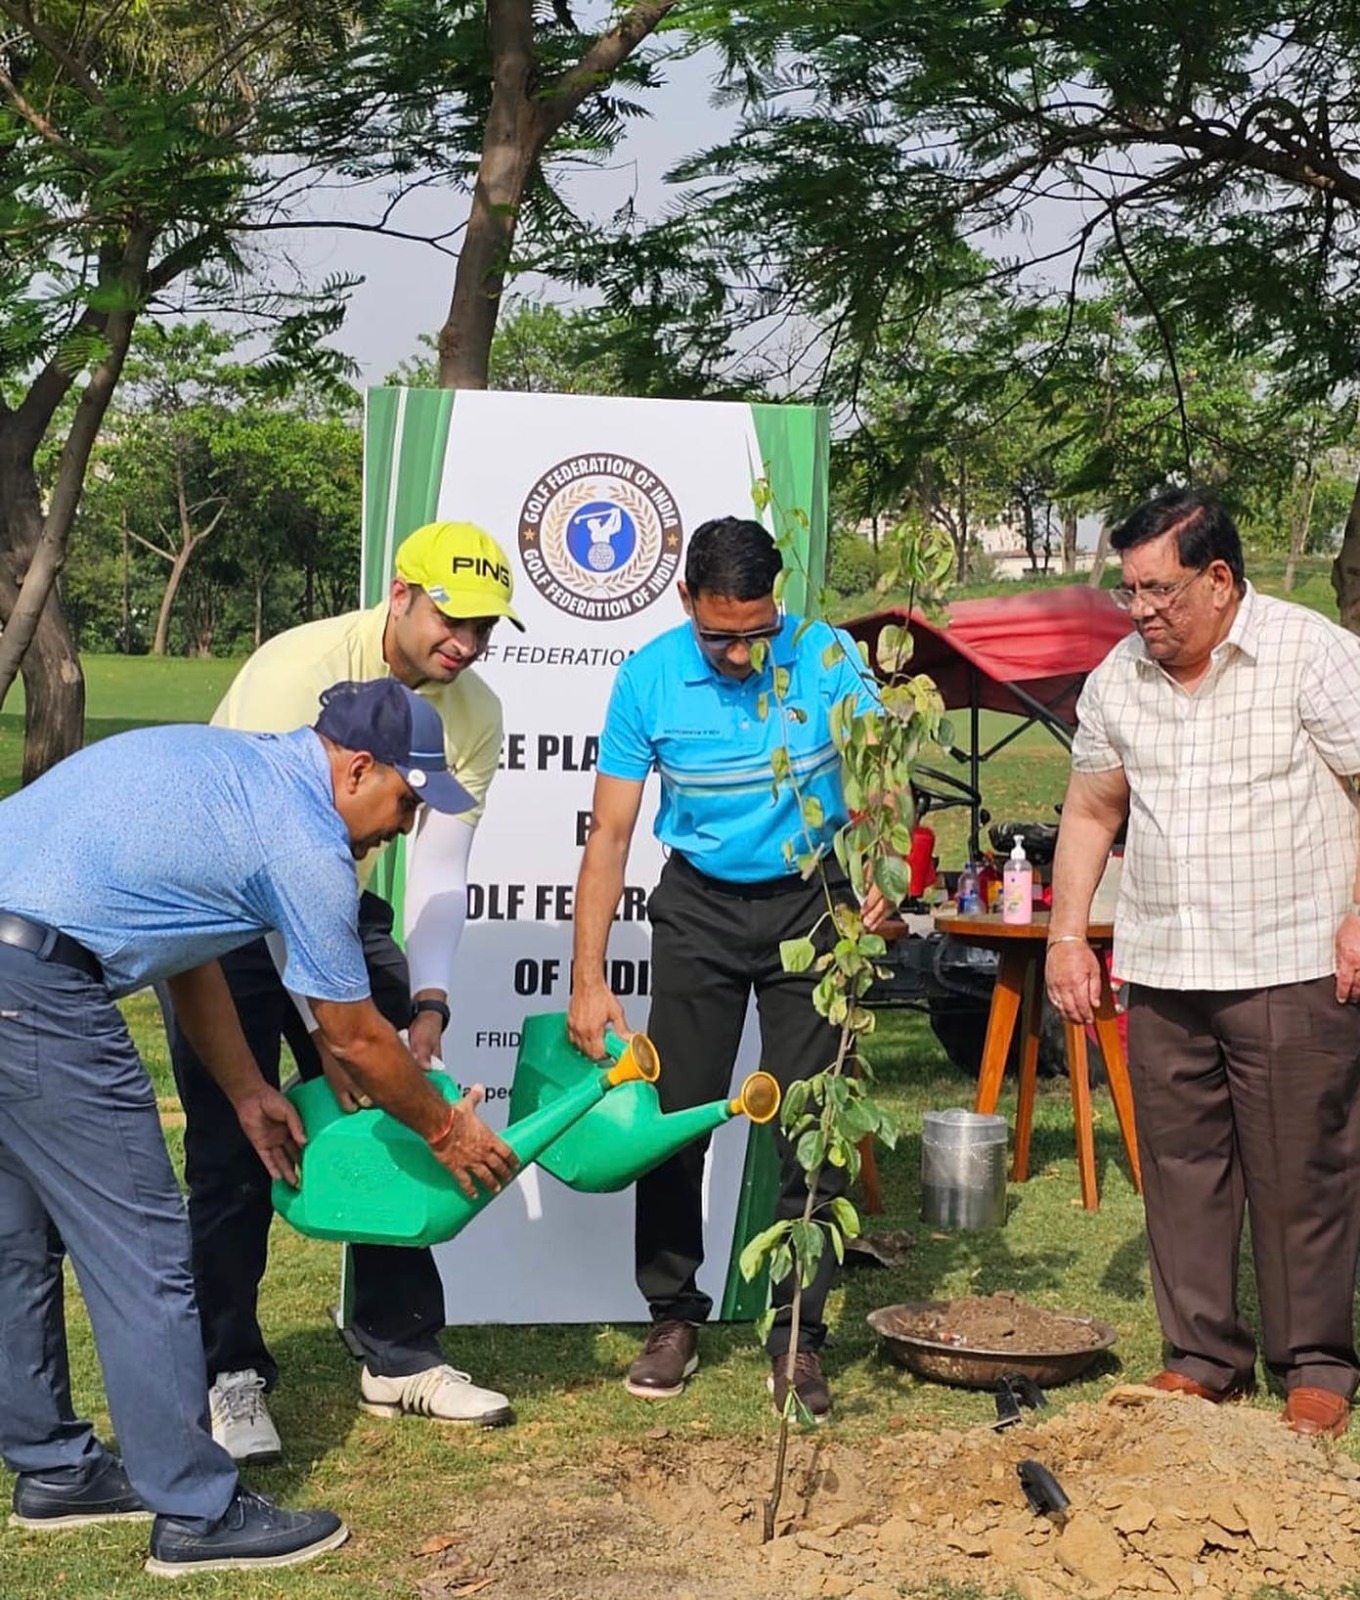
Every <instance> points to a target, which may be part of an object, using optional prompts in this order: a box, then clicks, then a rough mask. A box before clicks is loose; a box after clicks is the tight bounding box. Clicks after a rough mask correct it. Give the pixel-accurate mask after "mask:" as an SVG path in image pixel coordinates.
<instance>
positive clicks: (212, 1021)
mask: <svg viewBox="0 0 1360 1600" xmlns="http://www.w3.org/2000/svg"><path fill="white" fill-rule="evenodd" d="M165 986H166V988H167V989H168V990H169V991H170V999H171V1002H172V1004H173V1005H174V1008H175V1020H176V1022H177V1023H178V1024H179V1026H180V1028H181V1029H182V1030H183V1033H184V1037H185V1038H186V1039H187V1040H188V1041H189V1044H190V1045H191V1047H192V1048H193V1051H194V1054H195V1055H196V1056H197V1057H198V1058H199V1060H200V1061H201V1062H202V1063H203V1065H204V1066H205V1067H206V1068H207V1069H208V1073H209V1075H210V1076H211V1078H212V1080H213V1082H214V1083H215V1084H216V1085H217V1087H218V1088H219V1089H220V1090H221V1091H222V1093H223V1094H224V1095H226V1097H227V1099H228V1100H230V1101H231V1103H232V1105H239V1103H240V1102H241V1100H243V1099H244V1098H245V1097H246V1096H247V1095H250V1094H254V1093H256V1092H257V1091H258V1090H259V1089H260V1088H261V1087H262V1086H263V1084H264V1081H265V1080H264V1077H263V1075H262V1074H261V1072H260V1068H259V1064H258V1063H257V1062H256V1060H255V1057H254V1056H253V1055H251V1053H250V1046H249V1045H248V1044H247V1043H246V1036H245V1034H244V1033H243V1032H242V1031H241V1020H240V1018H239V1017H238V1016H237V1014H236V1003H235V1001H234V1000H233V999H232V997H231V990H230V989H229V988H228V987H227V980H226V977H225V976H224V974H223V972H222V968H221V966H220V965H219V964H218V963H217V962H216V961H205V962H204V963H203V964H202V965H201V966H197V967H190V968H189V970H188V971H187V972H179V973H176V974H175V976H174V977H173V978H167V979H166V981H165Z"/></svg>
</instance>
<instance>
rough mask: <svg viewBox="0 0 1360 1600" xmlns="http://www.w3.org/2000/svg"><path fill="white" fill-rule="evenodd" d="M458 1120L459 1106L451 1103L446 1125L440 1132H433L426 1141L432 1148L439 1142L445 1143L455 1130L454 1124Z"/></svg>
mask: <svg viewBox="0 0 1360 1600" xmlns="http://www.w3.org/2000/svg"><path fill="white" fill-rule="evenodd" d="M457 1120H458V1107H457V1106H456V1105H450V1106H449V1116H448V1121H447V1122H445V1124H444V1126H443V1127H442V1128H441V1129H440V1130H439V1132H438V1133H436V1134H432V1135H431V1136H430V1137H429V1138H428V1139H426V1141H425V1143H426V1144H428V1145H430V1146H431V1147H432V1148H433V1146H435V1145H437V1144H443V1142H444V1141H445V1139H447V1138H448V1136H449V1135H450V1134H451V1133H452V1132H453V1125H454V1123H455V1122H456V1121H457Z"/></svg>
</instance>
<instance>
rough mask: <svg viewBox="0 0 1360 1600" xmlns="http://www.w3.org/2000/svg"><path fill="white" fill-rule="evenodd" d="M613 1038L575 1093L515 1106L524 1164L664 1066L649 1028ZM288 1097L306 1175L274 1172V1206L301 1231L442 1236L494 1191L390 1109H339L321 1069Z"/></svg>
mask: <svg viewBox="0 0 1360 1600" xmlns="http://www.w3.org/2000/svg"><path fill="white" fill-rule="evenodd" d="M609 1044H610V1055H611V1057H612V1058H613V1059H612V1061H611V1063H610V1064H609V1065H607V1066H603V1067H602V1066H600V1065H598V1064H590V1063H586V1068H587V1070H586V1071H585V1072H584V1073H580V1074H578V1075H577V1080H576V1082H575V1083H574V1084H573V1085H572V1087H571V1089H570V1091H569V1092H567V1093H565V1094H561V1095H557V1096H554V1097H552V1099H551V1101H550V1102H548V1103H545V1104H544V1105H543V1106H542V1107H541V1108H539V1109H536V1110H535V1111H534V1113H533V1114H532V1115H531V1116H526V1117H521V1118H516V1117H515V1116H514V1113H513V1110H512V1113H511V1125H510V1126H509V1127H507V1128H506V1129H505V1130H504V1132H503V1133H502V1134H501V1138H502V1139H504V1140H505V1142H506V1144H508V1145H509V1146H510V1148H511V1149H512V1150H513V1151H514V1152H515V1154H516V1155H517V1156H518V1157H519V1160H520V1164H521V1166H523V1165H525V1164H526V1163H528V1162H530V1161H533V1160H535V1159H537V1158H539V1157H540V1156H541V1155H542V1152H543V1151H544V1149H546V1148H547V1146H549V1145H550V1144H551V1143H552V1142H553V1141H554V1140H555V1139H557V1138H559V1137H560V1136H561V1135H562V1134H563V1133H564V1132H565V1131H566V1130H567V1129H569V1128H570V1127H571V1125H572V1124H573V1123H574V1122H577V1121H579V1120H580V1118H582V1117H583V1116H585V1115H587V1114H588V1113H589V1112H590V1110H591V1108H592V1107H594V1106H596V1105H598V1104H600V1103H601V1101H602V1100H603V1098H604V1097H605V1095H606V1094H608V1093H610V1092H616V1086H618V1085H622V1086H623V1087H625V1088H627V1087H629V1086H630V1085H636V1086H637V1087H639V1088H642V1087H645V1086H646V1084H647V1083H648V1082H650V1080H652V1079H654V1078H655V1077H656V1076H657V1075H658V1073H659V1072H660V1070H661V1069H660V1066H659V1064H658V1062H657V1058H656V1051H655V1050H654V1049H653V1048H652V1044H651V1041H650V1040H649V1039H648V1038H647V1037H646V1036H645V1035H644V1034H634V1035H633V1037H632V1038H631V1039H629V1040H626V1041H625V1040H622V1039H618V1038H612V1039H611V1040H610V1041H609ZM582 1059H583V1060H584V1058H582ZM429 1079H430V1082H431V1083H432V1084H433V1085H434V1087H435V1088H436V1089H438V1090H439V1092H440V1094H442V1095H443V1096H444V1098H445V1099H446V1100H450V1101H453V1100H457V1099H458V1098H459V1093H458V1085H457V1084H456V1083H455V1082H454V1081H453V1079H452V1078H450V1077H449V1075H448V1074H447V1073H446V1072H431V1073H430V1074H429ZM288 1098H289V1099H290V1100H291V1101H292V1102H293V1104H294V1105H295V1106H296V1107H297V1109H298V1114H299V1116H301V1118H302V1125H303V1128H304V1129H305V1130H306V1133H307V1146H306V1149H305V1150H304V1151H303V1154H302V1182H301V1185H300V1186H299V1187H298V1188H296V1189H294V1188H292V1187H291V1186H290V1185H289V1184H286V1183H283V1182H281V1181H277V1180H276V1181H275V1183H274V1186H273V1199H274V1209H275V1210H276V1211H277V1212H278V1213H279V1215H280V1216H282V1217H284V1218H285V1219H286V1220H287V1221H288V1222H290V1223H291V1224H292V1225H293V1227H295V1228H296V1229H297V1230H298V1232H299V1233H305V1234H307V1235H309V1236H310V1237H311V1238H313V1239H338V1240H343V1241H346V1242H348V1243H351V1244H396V1245H429V1244H438V1243H440V1242H441V1241H442V1240H444V1239H451V1238H452V1237H453V1236H454V1234H455V1233H457V1232H458V1231H459V1230H460V1229H461V1228H463V1227H465V1226H466V1225H467V1224H468V1223H469V1222H471V1220H472V1219H473V1217H475V1216H476V1215H477V1213H478V1212H479V1211H480V1210H481V1209H482V1207H483V1206H485V1205H486V1204H487V1203H488V1201H490V1200H493V1199H494V1198H495V1191H492V1190H490V1189H480V1190H479V1191H478V1193H477V1197H476V1199H474V1200H469V1199H468V1198H467V1196H466V1195H465V1194H464V1193H463V1191H462V1190H461V1189H460V1188H459V1187H458V1184H457V1183H456V1182H455V1180H454V1177H453V1174H452V1173H451V1172H449V1171H448V1169H447V1168H445V1167H443V1166H441V1165H440V1164H439V1162H438V1161H437V1160H436V1159H435V1157H434V1153H433V1151H431V1149H430V1147H429V1145H427V1144H426V1143H425V1141H424V1139H422V1138H421V1137H420V1135H419V1134H418V1133H416V1132H415V1131H414V1130H413V1129H411V1128H408V1127H407V1126H406V1125H405V1124H404V1123H401V1122H398V1121H397V1119H396V1118H395V1117H390V1116H388V1114H387V1113H386V1112H385V1111H377V1110H371V1111H354V1112H348V1113H347V1112H344V1111H342V1110H341V1109H340V1107H339V1106H338V1105H337V1104H336V1100H335V1096H334V1095H333V1094H332V1093H331V1088H330V1085H329V1084H328V1083H327V1082H326V1080H325V1079H324V1078H314V1079H313V1080H312V1081H311V1082H310V1083H301V1084H298V1085H297V1086H296V1087H295V1088H292V1089H290V1090H289V1091H288Z"/></svg>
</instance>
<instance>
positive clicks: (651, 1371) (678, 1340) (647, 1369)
mask: <svg viewBox="0 0 1360 1600" xmlns="http://www.w3.org/2000/svg"><path fill="white" fill-rule="evenodd" d="M698 1368H699V1329H698V1328H697V1327H696V1326H695V1324H694V1323H692V1322H658V1323H655V1324H654V1325H653V1327H652V1331H651V1332H650V1333H649V1334H648V1335H647V1342H646V1343H645V1344H644V1345H643V1347H642V1349H641V1350H640V1351H639V1352H638V1354H637V1356H636V1358H635V1359H634V1361H633V1364H632V1366H631V1367H629V1369H628V1376H627V1378H626V1379H625V1380H624V1388H626V1389H627V1390H628V1393H629V1394H631V1395H636V1396H637V1398H638V1399H639V1400H673V1399H674V1398H675V1396H676V1395H678V1394H683V1393H684V1391H685V1381H686V1379H687V1378H689V1377H690V1376H691V1374H692V1373H694V1372H697V1371H698Z"/></svg>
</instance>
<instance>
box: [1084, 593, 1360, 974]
mask: <svg viewBox="0 0 1360 1600" xmlns="http://www.w3.org/2000/svg"><path fill="white" fill-rule="evenodd" d="M1078 713H1079V716H1080V717H1081V726H1080V728H1079V730H1078V734H1077V737H1076V740H1075V741H1074V743H1073V749H1072V765H1073V770H1074V771H1078V772H1091V773H1095V772H1104V771H1109V770H1111V769H1112V768H1114V767H1116V766H1118V767H1122V768H1123V770H1124V774H1125V777H1126V778H1127V780H1128V784H1129V834H1128V845H1127V849H1126V852H1125V857H1124V872H1123V877H1122V883H1121V890H1120V898H1119V906H1118V910H1117V913H1116V917H1115V950H1114V963H1115V970H1116V971H1117V972H1118V973H1119V974H1120V976H1121V977H1122V978H1125V979H1127V980H1129V981H1131V982H1134V983H1146V984H1148V985H1150V986H1153V987H1156V988H1168V989H1210V990H1225V989H1254V988H1263V987H1266V986H1268V985H1273V984H1280V983H1296V982H1302V981H1304V980H1306V979H1309V978H1319V977H1323V976H1326V975H1327V974H1329V973H1331V972H1333V971H1334V970H1335V955H1334V948H1333V941H1334V938H1335V934H1336V927H1337V923H1338V922H1339V921H1340V919H1341V916H1342V915H1343V913H1344V912H1345V911H1346V909H1347V908H1348V906H1349V905H1350V902H1351V892H1352V886H1353V882H1354V876H1355V869H1356V858H1357V851H1358V850H1360V812H1358V811H1357V806H1356V797H1355V793H1354V789H1353V786H1352V784H1351V782H1350V778H1351V775H1352V774H1354V773H1357V772H1360V638H1356V637H1355V636H1353V635H1351V634H1349V633H1347V632H1345V630H1344V629H1341V628H1339V627H1337V626H1336V624H1335V623H1331V622H1329V621H1327V619H1326V618H1324V617H1321V616H1318V615H1317V614H1316V613H1315V612H1311V611H1307V610H1305V609H1304V608H1303V607H1301V606H1296V605H1291V604H1288V603H1286V602H1284V601H1280V600H1274V599H1271V598H1269V597H1267V596H1263V595H1259V594H1257V593H1256V591H1255V590H1253V589H1252V588H1251V587H1250V585H1248V587H1247V591H1246V594H1245V596H1244V598H1243V600H1242V603H1241V605H1240V606H1239V608H1238V613H1237V616H1236V617H1235V619H1234V621H1233V626H1232V629H1231V630H1230V632H1229V635H1228V637H1227V639H1225V640H1224V642H1223V643H1222V644H1221V645H1219V646H1218V648H1217V649H1216V650H1215V651H1214V655H1213V659H1212V663H1211V666H1210V669H1209V673H1208V675H1207V676H1206V677H1205V679H1204V680H1203V681H1202V682H1201V683H1200V684H1199V685H1198V686H1197V688H1196V690H1195V692H1194V693H1193V694H1192V693H1188V692H1187V691H1186V690H1185V689H1184V688H1182V687H1181V685H1180V684H1178V683H1177V682H1176V681H1175V679H1173V678H1172V677H1171V676H1170V675H1169V674H1168V673H1166V672H1164V671H1163V670H1162V668H1161V667H1159V666H1158V665H1157V663H1156V662H1154V661H1153V660H1151V658H1150V657H1149V656H1148V655H1147V653H1146V651H1145V650H1144V649H1143V646H1142V642H1141V641H1140V640H1139V639H1138V638H1137V637H1136V636H1135V637H1131V638H1129V639H1126V640H1124V641H1123V642H1121V643H1120V644H1119V645H1117V646H1116V647H1115V649H1114V650H1113V651H1112V652H1111V653H1110V655H1109V656H1107V657H1106V659H1105V660H1104V661H1103V662H1102V663H1101V665H1100V666H1099V667H1098V668H1097V669H1096V671H1095V672H1094V673H1093V674H1092V675H1091V677H1090V679H1089V680H1088V682H1087V685H1086V688H1085V690H1084V691H1083V693H1082V697H1081V701H1080V703H1079V706H1078Z"/></svg>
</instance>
